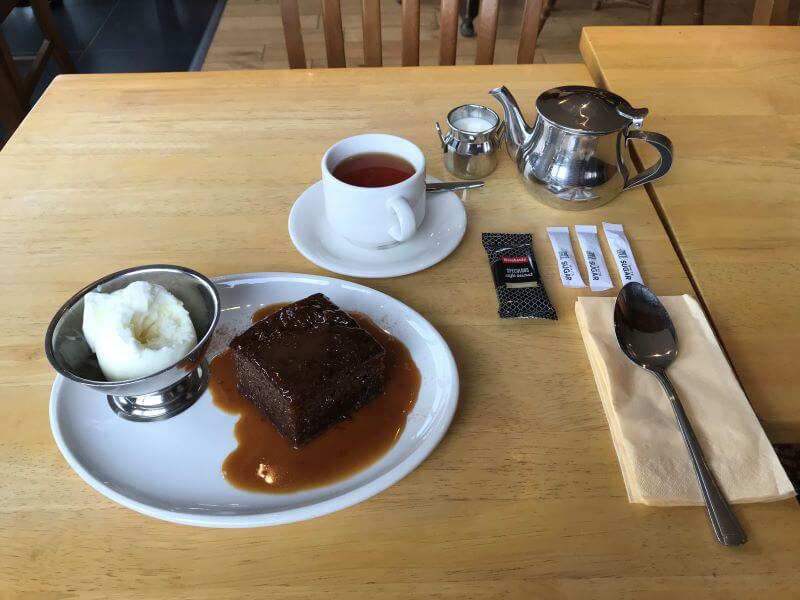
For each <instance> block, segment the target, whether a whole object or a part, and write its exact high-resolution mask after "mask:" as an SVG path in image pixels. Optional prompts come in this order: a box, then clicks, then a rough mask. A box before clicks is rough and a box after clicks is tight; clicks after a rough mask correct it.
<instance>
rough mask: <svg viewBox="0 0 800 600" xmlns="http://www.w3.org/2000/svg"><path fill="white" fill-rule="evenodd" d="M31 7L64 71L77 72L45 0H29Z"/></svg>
mask: <svg viewBox="0 0 800 600" xmlns="http://www.w3.org/2000/svg"><path fill="white" fill-rule="evenodd" d="M31 8H32V9H33V13H34V15H36V21H37V22H38V23H39V27H41V29H42V33H43V34H44V36H45V37H46V38H47V39H49V40H50V42H51V43H52V44H53V55H54V56H55V59H56V62H58V65H59V66H60V67H61V70H62V71H63V72H64V73H77V72H78V70H77V69H76V68H75V63H74V62H72V57H71V56H70V55H69V51H68V50H67V45H66V44H65V43H64V39H63V38H62V37H61V32H60V31H59V30H58V24H57V23H56V20H55V17H53V11H51V10H50V5H49V4H48V2H47V0H31Z"/></svg>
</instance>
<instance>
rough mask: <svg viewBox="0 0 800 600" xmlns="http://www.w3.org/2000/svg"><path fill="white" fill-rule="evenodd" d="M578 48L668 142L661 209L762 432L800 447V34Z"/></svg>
mask: <svg viewBox="0 0 800 600" xmlns="http://www.w3.org/2000/svg"><path fill="white" fill-rule="evenodd" d="M582 50H583V52H584V56H585V57H586V61H587V64H588V65H589V66H590V69H591V70H592V73H593V75H594V77H595V80H596V81H598V82H600V83H601V84H602V85H603V86H605V87H608V88H609V89H611V90H613V91H615V92H617V93H619V94H621V95H622V96H624V97H625V98H627V99H628V100H630V101H631V102H632V103H633V104H634V105H635V106H647V107H648V108H649V109H650V116H649V117H648V118H647V120H646V122H645V129H653V130H654V131H659V132H661V133H664V134H666V135H667V136H669V137H670V138H671V139H672V141H673V143H674V145H675V163H674V165H673V168H672V171H671V172H670V173H669V174H668V175H667V176H666V177H664V178H663V179H661V180H659V181H657V182H656V183H655V184H654V189H655V201H656V203H657V205H658V206H659V207H660V210H661V211H662V212H663V214H664V217H665V219H666V221H667V223H668V224H669V227H670V229H671V230H672V233H673V235H674V237H675V240H676V242H677V244H678V246H679V248H680V252H681V253H682V255H683V257H684V259H685V261H686V264H687V266H688V269H689V272H690V274H691V276H692V278H693V279H694V281H695V282H696V285H697V289H698V290H699V292H700V294H701V296H702V298H703V300H704V301H705V303H706V305H707V306H708V308H709V310H710V312H711V315H712V317H713V320H714V324H715V326H716V328H717V330H718V332H719V335H720V337H721V338H722V341H723V343H724V345H725V348H726V349H727V351H728V354H729V356H730V358H731V361H732V363H733V366H734V368H735V369H736V372H737V374H738V375H739V378H740V379H741V381H742V384H743V386H744V389H745V392H746V393H747V396H748V398H749V399H750V402H751V403H752V405H753V408H754V409H755V411H756V413H757V414H758V416H759V418H761V420H762V421H763V422H764V425H765V428H766V430H767V433H768V434H770V437H771V438H772V440H773V441H786V442H800V402H798V399H800V378H798V377H797V360H796V349H797V348H798V346H800V310H798V307H797V293H798V289H800V287H799V286H800V270H798V266H797V265H798V260H800V204H798V192H800V155H799V154H798V148H800V68H798V66H800V27H702V28H701V27H667V28H662V29H651V28H645V27H633V28H630V27H625V28H587V29H585V30H584V37H583V42H582ZM646 160H650V159H649V158H648V159H646Z"/></svg>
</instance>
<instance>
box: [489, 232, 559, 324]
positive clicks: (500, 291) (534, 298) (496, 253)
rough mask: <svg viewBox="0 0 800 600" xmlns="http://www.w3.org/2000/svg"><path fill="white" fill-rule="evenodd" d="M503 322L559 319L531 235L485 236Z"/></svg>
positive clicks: (490, 234) (504, 234) (499, 311)
mask: <svg viewBox="0 0 800 600" xmlns="http://www.w3.org/2000/svg"><path fill="white" fill-rule="evenodd" d="M481 239H482V240H483V247H484V248H485V249H486V254H487V255H488V256H489V266H490V267H491V268H492V277H494V285H495V288H496V290H497V300H498V302H499V303H500V308H499V310H498V311H497V314H499V315H500V317H501V318H503V319H553V320H556V319H558V315H556V309H555V308H553V305H552V304H550V299H549V298H548V297H547V292H546V291H545V289H544V284H543V283H542V279H541V277H539V269H538V268H537V267H536V258H534V256H533V236H532V235H531V234H530V233H484V234H482V235H481Z"/></svg>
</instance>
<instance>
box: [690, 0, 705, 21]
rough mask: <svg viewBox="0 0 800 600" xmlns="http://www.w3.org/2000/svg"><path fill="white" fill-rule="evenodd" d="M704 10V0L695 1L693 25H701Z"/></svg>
mask: <svg viewBox="0 0 800 600" xmlns="http://www.w3.org/2000/svg"><path fill="white" fill-rule="evenodd" d="M705 8H706V0H695V3H694V15H693V16H694V20H693V21H694V24H695V25H702V24H703V16H704V13H705Z"/></svg>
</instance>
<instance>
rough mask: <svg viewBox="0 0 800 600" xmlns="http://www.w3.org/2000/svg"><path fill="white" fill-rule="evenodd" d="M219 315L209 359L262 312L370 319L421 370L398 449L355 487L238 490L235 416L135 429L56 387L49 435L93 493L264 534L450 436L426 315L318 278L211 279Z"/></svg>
mask: <svg viewBox="0 0 800 600" xmlns="http://www.w3.org/2000/svg"><path fill="white" fill-rule="evenodd" d="M214 282H215V283H216V284H217V287H218V288H219V291H220V295H221V298H222V307H223V308H222V315H221V318H220V323H219V326H218V328H217V331H216V332H215V334H214V338H213V340H212V342H211V348H210V350H209V358H210V357H212V356H214V355H215V354H217V353H218V352H219V351H220V350H221V349H223V348H225V347H226V346H227V344H228V342H229V340H230V339H231V337H232V336H233V335H235V334H236V333H238V332H240V331H243V330H244V329H245V328H247V327H248V326H249V323H250V317H251V315H252V313H253V312H254V311H255V310H257V309H258V308H260V307H261V306H264V305H267V304H273V303H276V302H285V301H292V300H299V299H300V298H304V297H306V296H308V295H310V294H313V293H315V292H322V293H324V294H325V295H327V296H328V297H329V298H330V299H331V300H333V302H335V303H336V304H338V305H339V306H341V307H342V308H343V309H345V310H354V311H360V312H363V313H365V314H367V315H369V316H370V317H372V319H373V320H374V321H375V322H376V323H378V325H380V326H382V327H384V328H385V329H386V330H387V331H389V332H390V333H391V334H392V335H394V336H395V337H397V338H399V339H400V340H401V341H402V342H403V343H404V344H405V345H406V346H407V347H408V349H409V350H410V352H411V355H412V356H413V358H414V362H415V363H416V364H417V367H418V368H419V370H420V374H421V376H422V383H421V387H420V392H419V397H418V398H417V402H416V405H415V406H414V409H413V411H412V412H411V414H410V415H409V416H408V421H407V423H406V427H405V430H404V431H403V433H402V435H401V436H400V439H399V440H398V441H397V443H396V444H395V445H394V446H393V447H392V448H391V450H389V452H388V453H386V454H385V455H384V456H383V457H382V458H380V459H379V460H378V461H377V462H375V463H373V464H372V465H371V466H369V467H367V468H366V469H364V470H363V471H360V472H358V473H356V474H354V475H352V476H350V477H349V478H347V479H345V480H342V481H340V482H337V483H335V484H332V485H327V486H324V487H320V488H316V489H312V490H305V491H302V492H296V493H291V494H257V493H252V492H245V491H241V490H238V489H236V488H234V487H232V486H231V485H230V484H228V483H227V482H226V481H225V479H224V478H223V477H222V474H221V472H220V466H221V465H222V462H223V461H224V460H225V458H226V457H227V456H228V454H229V453H230V452H231V451H232V450H233V449H234V448H235V446H236V441H235V440H234V437H233V427H234V424H235V422H236V420H237V419H238V417H237V416H234V415H229V414H226V413H223V412H222V411H221V410H219V409H218V408H216V407H215V406H214V405H213V404H212V401H211V396H210V394H209V393H208V392H206V393H205V394H204V395H203V397H202V398H200V400H198V401H197V403H196V404H195V405H194V406H192V407H191V408H189V409H188V410H187V411H185V412H183V413H181V414H179V415H177V416H176V417H173V418H172V419H169V420H166V421H157V422H153V423H135V422H131V421H126V420H124V419H121V418H120V417H118V416H117V415H115V414H114V413H113V412H112V411H111V409H110V408H109V406H108V403H107V402H106V398H105V396H104V395H103V394H101V393H98V392H95V391H92V390H90V389H88V388H86V387H84V386H82V385H80V384H78V383H75V382H73V381H69V380H67V379H64V378H63V377H61V376H58V377H56V380H55V383H54V384H53V390H52V393H51V396H50V425H51V428H52V430H53V435H54V437H55V439H56V443H57V444H58V447H59V449H60V450H61V453H62V454H63V455H64V457H65V458H66V459H67V462H68V463H69V464H70V465H71V466H72V468H73V469H75V471H76V472H77V473H78V475H80V476H81V477H82V478H83V479H84V480H85V481H86V482H87V483H88V484H89V485H91V486H92V487H93V488H95V489H96V490H97V491H99V492H100V493H101V494H103V495H105V496H107V497H108V498H110V499H111V500H114V501H115V502H118V503H119V504H122V505H123V506H126V507H128V508H131V509H133V510H135V511H138V512H140V513H143V514H146V515H149V516H151V517H155V518H158V519H164V520H166V521H172V522H175V523H183V524H187V525H200V526H205V527H258V526H263V525H276V524H281V523H289V522H292V521H300V520H303V519H310V518H312V517H318V516H320V515H324V514H327V513H330V512H333V511H336V510H339V509H342V508H345V507H348V506H352V505H353V504H356V503H358V502H361V501H362V500H365V499H367V498H369V497H370V496H373V495H375V494H377V493H378V492H380V491H382V490H384V489H386V488H387V487H389V486H390V485H392V484H394V483H396V482H398V481H399V480H400V479H402V478H403V477H404V476H405V475H407V474H408V473H410V472H411V471H412V470H414V469H415V468H416V467H417V466H418V465H419V464H420V463H421V462H422V461H423V460H424V459H425V457H426V456H428V454H430V452H431V451H432V450H433V449H434V448H435V447H436V445H437V444H438V443H439V441H440V440H441V439H442V436H444V434H445V432H446V431H447V428H448V426H449V425H450V422H451V420H452V419H453V414H454V413H455V409H456V403H457V401H458V373H457V371H456V365H455V362H454V360H453V355H452V354H451V353H450V349H449V348H448V347H447V344H446V343H445V341H444V340H443V339H442V337H441V336H440V335H439V333H438V332H437V331H436V330H435V329H434V328H433V326H432V325H431V324H430V323H428V322H427V321H426V320H425V319H424V318H422V317H421V316H420V315H419V314H417V313H416V312H414V311H413V310H412V309H410V308H409V307H408V306H406V305H405V304H403V303H401V302H399V301H397V300H395V299H394V298H392V297H390V296H387V295H386V294H383V293H381V292H378V291H375V290H373V289H370V288H368V287H365V286H362V285H358V284H355V283H350V282H348V281H342V280H339V279H332V278H329V277H320V276H316V275H300V274H294V273H251V274H243V275H229V276H225V277H219V278H216V279H215V280H214Z"/></svg>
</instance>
